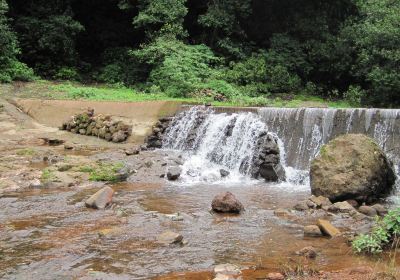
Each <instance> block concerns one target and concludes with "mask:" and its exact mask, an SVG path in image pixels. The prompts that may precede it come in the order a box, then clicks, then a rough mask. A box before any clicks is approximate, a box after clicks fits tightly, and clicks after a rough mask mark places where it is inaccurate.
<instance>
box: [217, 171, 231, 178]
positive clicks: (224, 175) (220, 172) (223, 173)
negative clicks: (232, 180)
mask: <svg viewBox="0 0 400 280" xmlns="http://www.w3.org/2000/svg"><path fill="white" fill-rule="evenodd" d="M219 174H221V177H222V178H225V177H228V176H229V175H230V174H231V173H230V172H229V171H226V170H225V169H220V170H219Z"/></svg>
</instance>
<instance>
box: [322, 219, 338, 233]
mask: <svg viewBox="0 0 400 280" xmlns="http://www.w3.org/2000/svg"><path fill="white" fill-rule="evenodd" d="M317 225H318V227H319V228H320V229H321V231H322V232H323V233H324V234H325V235H328V236H330V237H335V236H337V235H339V234H340V230H338V229H337V228H336V227H334V226H333V225H332V224H331V223H330V222H329V221H327V220H323V219H319V220H318V222H317Z"/></svg>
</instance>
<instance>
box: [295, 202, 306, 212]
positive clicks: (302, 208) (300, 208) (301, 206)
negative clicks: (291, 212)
mask: <svg viewBox="0 0 400 280" xmlns="http://www.w3.org/2000/svg"><path fill="white" fill-rule="evenodd" d="M308 207H309V206H308V204H307V201H301V202H299V203H297V204H296V205H295V206H294V209H295V210H297V211H306V210H308Z"/></svg>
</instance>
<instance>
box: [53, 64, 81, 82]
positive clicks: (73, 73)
mask: <svg viewBox="0 0 400 280" xmlns="http://www.w3.org/2000/svg"><path fill="white" fill-rule="evenodd" d="M53 78H54V79H56V80H75V81H76V80H79V73H78V71H77V69H76V68H73V67H61V68H60V69H59V70H58V71H57V73H56V74H55V75H54V77H53Z"/></svg>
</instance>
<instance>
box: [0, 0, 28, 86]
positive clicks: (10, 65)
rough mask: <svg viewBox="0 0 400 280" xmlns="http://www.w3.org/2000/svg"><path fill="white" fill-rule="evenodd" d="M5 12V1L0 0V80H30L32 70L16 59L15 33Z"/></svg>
mask: <svg viewBox="0 0 400 280" xmlns="http://www.w3.org/2000/svg"><path fill="white" fill-rule="evenodd" d="M7 12H8V4H7V2H6V1H5V0H0V82H11V81H12V80H30V79H32V78H33V72H32V70H31V69H29V68H28V67H27V66H26V65H25V64H23V63H21V62H19V61H18V59H17V56H18V55H19V53H20V50H19V48H18V41H17V38H16V34H15V33H14V32H13V31H12V30H11V28H10V26H9V21H8V18H7V16H6V14H7Z"/></svg>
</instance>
